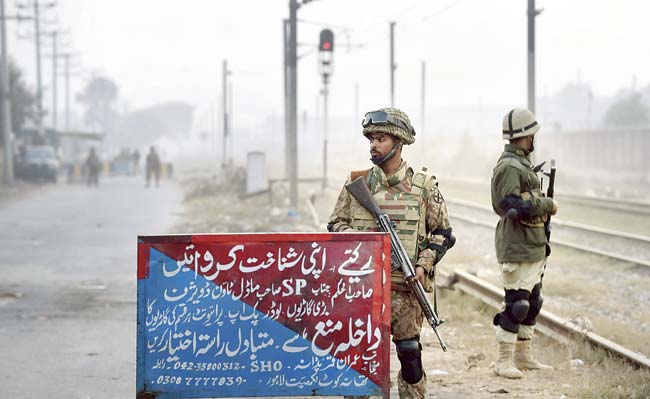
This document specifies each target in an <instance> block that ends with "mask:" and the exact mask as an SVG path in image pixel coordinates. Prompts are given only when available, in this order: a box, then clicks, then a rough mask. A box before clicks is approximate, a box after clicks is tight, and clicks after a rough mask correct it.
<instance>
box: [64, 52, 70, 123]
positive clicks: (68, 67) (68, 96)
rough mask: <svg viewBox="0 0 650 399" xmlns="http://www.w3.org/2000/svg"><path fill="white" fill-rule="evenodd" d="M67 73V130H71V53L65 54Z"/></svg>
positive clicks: (65, 69) (65, 70) (65, 71)
mask: <svg viewBox="0 0 650 399" xmlns="http://www.w3.org/2000/svg"><path fill="white" fill-rule="evenodd" d="M63 60H64V64H63V65H64V66H63V70H64V73H65V130H70V53H65V54H63Z"/></svg>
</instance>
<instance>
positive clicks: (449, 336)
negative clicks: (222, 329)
mask: <svg viewBox="0 0 650 399" xmlns="http://www.w3.org/2000/svg"><path fill="white" fill-rule="evenodd" d="M228 191H232V190H225V189H224V187H220V185H219V183H218V182H216V181H213V180H209V179H208V180H206V179H194V180H192V181H187V182H186V184H185V192H186V200H185V205H184V212H183V214H182V215H181V219H182V222H181V223H180V224H179V225H177V226H176V227H175V228H174V231H172V232H179V233H180V232H194V233H199V232H206V233H207V232H251V231H252V232H261V231H323V230H324V225H325V223H326V220H327V216H328V215H329V212H330V210H331V208H332V207H333V205H334V202H335V199H336V196H337V195H338V188H336V189H329V190H325V191H321V190H319V189H318V187H317V186H308V185H305V186H304V187H303V186H301V190H300V191H301V194H302V196H303V197H302V199H301V202H300V216H299V217H296V216H295V215H293V216H291V215H288V212H287V207H286V203H285V202H284V201H283V200H282V197H281V194H282V193H281V191H282V189H280V190H279V191H280V192H279V193H278V192H275V193H274V195H267V194H264V195H260V196H255V197H250V198H240V197H239V196H237V195H236V194H234V193H232V192H228ZM309 197H311V199H312V203H313V210H314V211H312V209H311V208H310V207H309V206H308V205H307V200H308V198H309ZM466 234H472V233H471V232H468V233H466ZM462 239H463V238H462V237H459V240H462ZM459 248H460V246H459ZM471 251H472V248H471V246H470V247H468V246H465V247H462V249H458V248H456V249H454V250H452V251H450V253H449V255H448V256H447V258H446V259H445V260H444V261H443V263H444V265H443V266H442V267H444V268H445V269H447V268H449V269H453V268H455V267H459V266H463V263H464V262H465V261H467V259H468V257H469V258H472V257H473V256H474V257H475V256H478V255H476V254H472V253H471ZM438 308H439V311H440V315H441V317H442V318H443V319H446V323H445V324H444V325H443V326H442V328H441V329H440V334H441V335H442V336H443V338H444V339H445V340H446V343H447V345H448V347H449V351H448V352H446V353H443V352H442V350H441V349H440V347H439V345H438V343H437V341H436V340H435V336H434V335H433V332H432V331H430V329H429V328H428V327H425V328H424V329H423V331H422V341H423V346H424V355H423V360H424V367H425V371H426V373H427V379H428V391H427V398H440V399H456V398H479V399H481V398H555V399H558V398H650V372H648V371H641V370H636V369H635V368H633V367H631V366H629V365H626V364H623V363H622V362H620V361H618V360H616V359H611V358H610V357H609V356H608V355H607V354H605V353H603V352H600V351H595V350H593V349H591V348H590V347H589V346H588V345H586V344H583V343H572V344H570V345H569V346H566V345H563V344H560V343H557V342H554V341H552V340H550V339H547V338H545V337H537V338H536V339H535V341H534V342H535V343H534V353H535V355H536V356H537V358H538V359H539V360H541V361H543V362H544V363H547V364H551V365H553V366H554V367H555V371H553V372H539V371H532V372H526V373H525V374H524V377H523V379H521V380H507V379H504V378H498V377H495V376H494V375H493V374H492V369H491V365H492V363H493V361H494V359H495V357H496V343H495V339H494V327H493V326H492V325H491V319H492V316H493V314H494V310H492V309H489V308H487V306H486V305H483V304H482V303H480V302H479V301H478V300H475V299H473V298H471V297H469V296H467V295H464V294H462V293H459V292H457V291H450V290H438ZM398 366H399V362H398V360H397V357H396V355H395V353H394V349H393V356H392V359H391V374H392V378H391V381H392V387H391V397H395V398H396V397H398V395H397V387H396V383H395V381H396V379H395V377H396V373H397V370H398Z"/></svg>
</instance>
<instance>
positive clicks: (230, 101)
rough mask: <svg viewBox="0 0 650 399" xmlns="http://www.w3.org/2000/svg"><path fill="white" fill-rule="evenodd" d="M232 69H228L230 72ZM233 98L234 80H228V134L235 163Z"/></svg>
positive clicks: (231, 161) (232, 160)
mask: <svg viewBox="0 0 650 399" xmlns="http://www.w3.org/2000/svg"><path fill="white" fill-rule="evenodd" d="M230 72H231V71H228V73H229V74H230ZM233 99H234V93H233V90H232V81H229V82H228V113H227V116H228V136H229V139H230V140H229V144H230V163H231V164H233V165H234V162H235V134H234V131H235V129H234V128H233V127H234V126H235V124H234V122H233V121H234V118H233V112H232V109H233Z"/></svg>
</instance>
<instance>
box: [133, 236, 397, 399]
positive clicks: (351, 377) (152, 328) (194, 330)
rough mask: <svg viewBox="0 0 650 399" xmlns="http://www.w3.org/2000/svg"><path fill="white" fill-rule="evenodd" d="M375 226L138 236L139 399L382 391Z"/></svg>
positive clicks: (385, 315) (380, 265)
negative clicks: (362, 230)
mask: <svg viewBox="0 0 650 399" xmlns="http://www.w3.org/2000/svg"><path fill="white" fill-rule="evenodd" d="M389 279H390V240H389V237H388V235H386V234H382V233H351V234H346V233H334V234H329V233H318V234H209V235H192V236H146V237H139V238H138V333H137V376H136V385H137V397H138V398H161V399H162V398H206V397H250V396H262V397H271V396H334V395H336V396H341V395H383V396H384V397H385V398H388V397H389V372H390V280H389Z"/></svg>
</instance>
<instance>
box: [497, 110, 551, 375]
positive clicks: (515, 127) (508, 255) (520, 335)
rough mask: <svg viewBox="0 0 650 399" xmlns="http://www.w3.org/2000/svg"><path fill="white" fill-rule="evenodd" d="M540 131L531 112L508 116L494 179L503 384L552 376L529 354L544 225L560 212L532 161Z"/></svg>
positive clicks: (499, 370)
mask: <svg viewBox="0 0 650 399" xmlns="http://www.w3.org/2000/svg"><path fill="white" fill-rule="evenodd" d="M539 129H540V125H539V124H538V123H537V120H536V119H535V115H533V113H532V112H530V111H529V110H527V109H520V108H516V109H513V110H512V111H510V112H508V113H507V114H506V115H505V116H504V118H503V139H504V140H509V142H510V143H509V144H506V145H505V149H504V151H503V153H502V154H501V157H499V160H498V161H497V164H496V166H495V167H494V170H493V174H492V184H491V186H492V208H493V209H494V211H495V212H496V213H497V214H498V215H499V216H500V217H501V218H500V219H499V223H498V224H497V228H496V233H495V246H496V254H497V262H498V263H499V271H500V273H501V282H502V283H503V287H504V290H505V309H504V310H503V311H502V312H500V313H498V314H497V315H496V316H495V317H494V325H495V326H497V333H496V338H497V343H498V347H499V355H498V359H497V361H496V363H495V365H494V373H495V374H496V375H498V376H501V377H505V378H521V377H522V372H521V371H522V370H538V369H542V370H544V369H551V370H552V367H551V366H547V365H545V364H542V363H539V362H537V361H536V360H535V359H534V358H533V357H532V353H531V341H532V338H533V330H534V326H535V318H536V317H537V315H538V314H539V312H540V310H541V308H542V302H543V299H542V294H541V290H542V276H543V275H544V269H545V268H546V257H547V256H548V253H547V252H546V251H547V244H548V242H547V238H546V234H545V232H544V222H545V221H546V220H547V218H548V215H555V213H556V212H557V210H558V203H557V202H556V201H555V200H554V199H551V198H546V197H544V194H543V193H542V191H541V186H540V180H539V178H538V177H537V173H536V172H535V171H534V170H533V167H532V165H531V161H530V153H531V152H533V150H534V140H535V134H536V133H537V132H538V131H539Z"/></svg>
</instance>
